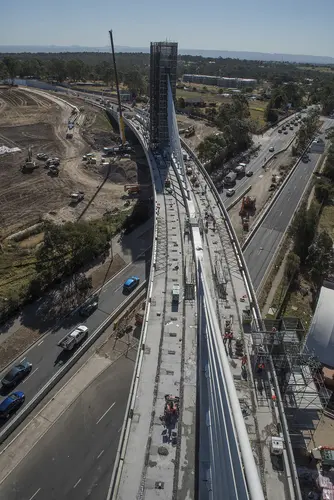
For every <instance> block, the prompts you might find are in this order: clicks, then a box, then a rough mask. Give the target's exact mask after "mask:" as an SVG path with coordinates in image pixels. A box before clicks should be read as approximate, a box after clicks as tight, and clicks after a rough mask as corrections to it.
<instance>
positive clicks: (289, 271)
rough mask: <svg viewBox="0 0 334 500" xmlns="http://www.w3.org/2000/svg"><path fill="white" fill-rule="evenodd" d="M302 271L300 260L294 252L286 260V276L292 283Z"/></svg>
mask: <svg viewBox="0 0 334 500" xmlns="http://www.w3.org/2000/svg"><path fill="white" fill-rule="evenodd" d="M299 271H300V258H299V256H298V255H297V254H295V253H294V252H290V253H289V254H288V256H287V259H286V265H285V276H286V278H287V279H288V281H289V282H291V281H292V280H293V279H294V278H295V277H296V275H298V273H299Z"/></svg>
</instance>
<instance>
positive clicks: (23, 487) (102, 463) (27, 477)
mask: <svg viewBox="0 0 334 500" xmlns="http://www.w3.org/2000/svg"><path fill="white" fill-rule="evenodd" d="M107 344H108V346H107V347H106V348H105V349H104V351H103V354H104V355H108V356H110V355H112V350H113V344H114V340H109V341H108V342H107ZM95 356H96V355H95ZM135 356H136V352H135V349H133V350H131V351H130V352H129V353H128V356H127V357H122V358H120V359H118V360H117V361H115V362H114V363H113V364H112V365H111V366H109V367H108V368H107V369H105V370H104V371H102V373H101V374H100V375H99V376H98V377H97V378H95V379H94V380H93V381H92V382H91V383H90V384H89V385H88V386H87V387H86V388H85V389H84V391H83V392H81V393H80V394H79V395H78V396H77V398H76V399H75V400H74V402H73V403H72V404H71V406H70V407H69V408H68V409H67V410H66V411H65V412H64V413H63V414H62V415H61V416H60V417H59V418H58V420H56V422H55V423H54V424H53V425H52V426H51V428H50V430H49V431H48V432H47V433H46V434H45V435H44V436H43V438H42V439H40V440H39V441H38V442H37V444H36V445H35V446H34V447H33V448H32V449H31V450H30V452H29V453H28V454H27V455H26V457H25V458H24V459H23V460H22V462H21V463H20V464H19V465H18V466H17V467H16V468H15V470H14V471H13V472H12V473H11V474H10V475H9V476H7V478H6V479H5V480H4V482H3V483H2V484H1V486H0V498H3V499H6V500H31V499H35V500H60V499H62V500H67V499H68V500H84V499H90V498H91V499H94V500H105V498H106V493H107V491H108V487H109V482H110V477H111V473H112V469H113V463H114V459H115V456H116V451H117V446H118V441H119V436H120V430H121V427H122V424H123V420H124V413H125V408H126V404H127V399H128V394H129V388H130V384H131V378H132V373H133V368H134V360H135ZM92 362H98V359H97V358H96V359H94V358H93V360H92ZM34 495H35V496H34Z"/></svg>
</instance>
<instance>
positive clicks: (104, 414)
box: [96, 401, 116, 425]
mask: <svg viewBox="0 0 334 500" xmlns="http://www.w3.org/2000/svg"><path fill="white" fill-rule="evenodd" d="M115 404H116V401H115V402H114V403H113V404H112V405H111V406H109V408H108V410H107V411H105V412H104V413H103V415H102V417H100V418H99V419H98V421H97V422H96V425H97V424H99V423H100V422H101V420H102V419H103V417H105V416H106V414H107V413H108V411H110V410H111V409H112V408H113V407H114V406H115Z"/></svg>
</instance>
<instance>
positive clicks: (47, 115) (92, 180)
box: [0, 88, 137, 237]
mask: <svg viewBox="0 0 334 500" xmlns="http://www.w3.org/2000/svg"><path fill="white" fill-rule="evenodd" d="M73 101H74V102H73ZM71 102H73V104H74V105H78V107H79V109H80V110H81V112H80V115H79V118H78V121H77V123H78V126H76V127H75V129H74V136H73V139H72V140H69V139H66V138H65V135H66V130H67V123H68V119H69V117H70V114H71V107H70V105H69V104H68V103H67V102H65V101H64V100H63V99H62V98H59V97H58V96H56V95H52V94H45V93H43V92H41V91H38V90H32V89H30V90H29V91H28V90H23V89H18V88H0V124H1V125H0V146H1V145H5V146H8V147H19V148H20V149H21V152H20V153H14V154H12V153H11V154H6V155H2V156H0V223H1V230H2V237H6V236H8V235H9V234H12V233H13V232H15V231H18V230H21V229H23V228H25V227H28V226H30V225H32V224H35V223H36V222H39V221H41V220H43V219H45V218H47V219H51V220H53V221H55V222H57V223H62V222H65V221H68V220H69V221H71V220H72V221H73V220H76V219H77V218H78V217H79V216H80V214H81V213H82V211H83V209H84V208H85V207H86V206H87V205H89V209H88V210H87V211H86V212H85V214H84V216H83V218H84V219H94V218H97V217H101V216H102V215H103V214H104V213H105V212H106V211H109V210H113V209H115V208H116V207H117V208H121V207H122V206H123V205H124V201H123V200H122V199H121V196H122V194H123V193H124V190H123V184H125V183H133V182H135V181H136V178H137V177H136V175H137V166H136V163H135V162H134V161H131V160H130V161H127V163H126V164H124V163H123V162H122V163H121V164H120V165H113V167H112V169H111V174H113V175H111V176H110V177H109V179H107V180H106V181H105V182H104V183H103V181H104V180H105V176H106V173H107V172H106V170H105V167H100V168H95V166H94V168H92V169H89V168H87V167H86V166H85V165H84V164H83V163H82V161H81V159H82V155H83V154H85V153H88V152H90V151H97V150H100V151H101V150H102V147H103V146H105V145H112V144H114V139H115V138H116V136H115V135H114V133H113V131H112V128H111V126H110V124H109V122H108V120H107V118H106V117H105V115H104V113H103V112H100V111H98V110H96V109H94V108H93V107H92V106H90V105H87V104H86V103H84V102H83V101H82V100H79V99H71ZM29 146H31V147H32V151H33V156H34V159H35V155H36V154H37V153H38V152H45V153H47V154H49V155H50V156H58V157H59V158H60V160H61V164H60V174H59V177H50V176H49V175H48V170H47V169H45V168H44V162H38V160H37V162H38V163H39V164H40V166H39V168H37V169H35V170H34V171H33V172H31V173H27V174H24V173H22V172H21V170H20V167H21V166H22V165H23V163H24V160H25V158H26V157H27V151H28V147H29ZM116 174H117V175H116ZM116 177H117V178H116ZM102 183H103V186H102V187H101V184H102ZM78 190H81V191H84V192H85V200H84V201H83V202H81V203H79V204H78V206H77V207H71V206H69V196H70V194H71V192H73V191H78Z"/></svg>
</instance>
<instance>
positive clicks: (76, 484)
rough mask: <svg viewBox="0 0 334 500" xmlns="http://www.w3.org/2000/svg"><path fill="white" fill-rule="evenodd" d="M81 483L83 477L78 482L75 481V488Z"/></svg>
mask: <svg viewBox="0 0 334 500" xmlns="http://www.w3.org/2000/svg"><path fill="white" fill-rule="evenodd" d="M79 483H81V478H80V479H78V480H77V482H76V483H75V485H74V486H73V488H76V487H77V486H78V484H79Z"/></svg>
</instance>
